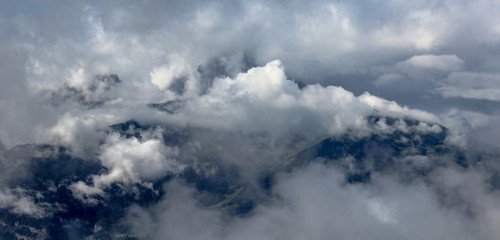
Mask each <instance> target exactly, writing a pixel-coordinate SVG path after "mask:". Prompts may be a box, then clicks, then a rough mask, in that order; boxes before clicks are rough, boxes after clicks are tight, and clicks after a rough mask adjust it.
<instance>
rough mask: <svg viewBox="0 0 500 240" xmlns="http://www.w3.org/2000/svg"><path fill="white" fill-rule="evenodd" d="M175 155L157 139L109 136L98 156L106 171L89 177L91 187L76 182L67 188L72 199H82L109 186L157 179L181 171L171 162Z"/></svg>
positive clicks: (175, 151)
mask: <svg viewBox="0 0 500 240" xmlns="http://www.w3.org/2000/svg"><path fill="white" fill-rule="evenodd" d="M146 135H147V134H146ZM153 135H157V134H155V133H153ZM178 154H179V153H178V149H177V148H176V147H167V146H165V145H164V144H163V142H162V140H161V138H158V137H156V138H151V139H143V140H139V139H137V138H135V137H132V138H128V139H126V138H123V137H120V136H119V135H118V134H116V133H113V134H110V135H108V137H107V138H106V143H105V144H104V145H102V146H101V153H100V155H99V160H100V161H101V163H102V165H103V166H104V167H105V168H106V169H107V172H106V173H103V174H101V175H94V176H92V185H91V186H88V185H85V184H84V183H83V182H77V183H74V184H73V185H72V186H71V189H72V190H73V192H74V195H75V196H76V197H78V198H80V199H82V200H84V199H86V197H87V195H96V194H97V195H102V194H104V192H103V190H104V189H105V188H106V187H108V186H110V185H111V184H112V183H122V184H126V185H129V184H135V183H143V182H149V181H154V180H158V179H159V178H161V177H164V176H166V175H167V174H175V173H178V172H179V171H180V170H182V169H183V167H184V166H183V165H182V164H181V163H179V162H177V161H176V159H175V157H176V156H177V155H178ZM89 200H92V199H89Z"/></svg>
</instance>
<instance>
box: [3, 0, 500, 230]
mask: <svg viewBox="0 0 500 240" xmlns="http://www.w3.org/2000/svg"><path fill="white" fill-rule="evenodd" d="M499 10H500V2H499V1H496V0H476V1H469V0H459V1H451V0H449V1H448V0H444V1H434V0H422V1H400V0H385V1H382V0H367V1H363V2H359V1H342V0H338V1H326V0H313V1H259V0H256V1H238V0H237V1H224V0H220V1H177V0H171V1H152V0H144V1H126V0H125V1H104V2H103V1H7V0H0V74H1V75H0V84H1V85H0V86H1V87H0V113H1V114H0V151H4V150H6V149H11V148H13V147H15V146H19V145H22V144H31V143H36V144H53V145H62V146H68V147H69V148H71V151H72V154H74V155H75V156H78V157H82V158H89V159H90V158H94V159H98V160H99V161H100V163H101V165H102V166H104V167H105V168H106V169H108V170H109V171H108V172H107V173H103V174H101V175H95V176H92V179H93V182H92V184H90V185H89V184H86V183H84V182H75V183H74V184H73V185H71V188H72V189H73V191H74V192H75V197H77V198H80V199H81V200H82V201H88V202H89V203H91V202H92V201H94V200H95V199H94V198H93V197H92V196H95V195H102V194H104V193H103V189H105V188H106V187H109V186H110V185H111V184H112V183H120V184H124V185H127V184H135V183H146V182H150V181H154V180H156V179H159V178H161V177H162V176H165V175H166V174H174V175H175V174H179V173H180V172H182V171H183V169H185V168H186V167H189V166H190V164H192V162H189V161H187V162H186V161H185V160H183V159H185V158H186V157H185V156H188V155H189V154H194V153H196V154H200V156H201V155H203V154H218V155H217V156H219V157H220V158H221V159H222V160H221V161H222V162H224V163H227V164H234V165H235V166H237V168H238V169H241V170H242V177H243V178H245V179H247V178H248V179H252V178H254V177H255V175H256V174H258V173H259V172H260V171H261V170H262V169H264V168H267V167H269V166H271V165H273V164H275V163H276V162H279V161H280V159H281V158H282V157H283V156H284V155H286V152H287V151H288V150H289V149H282V148H285V147H284V145H285V144H282V143H279V142H280V141H281V142H287V141H290V142H292V141H293V140H291V139H295V138H294V137H295V136H300V137H302V138H304V139H306V140H305V141H306V142H307V141H315V140H317V139H318V138H322V137H325V136H338V135H341V134H344V133H346V132H350V133H351V134H353V135H355V136H357V137H363V136H369V135H370V134H372V133H373V131H392V130H390V129H389V130H388V129H387V128H389V127H387V126H386V125H383V124H382V125H380V126H379V128H377V129H376V130H373V129H372V128H370V127H369V126H367V125H366V121H365V118H366V117H367V116H369V115H371V114H373V112H374V111H376V112H379V113H381V114H384V115H387V116H392V117H410V118H414V119H418V120H421V121H425V122H427V123H428V124H424V125H421V126H420V125H419V128H418V131H421V132H433V131H434V132H439V131H441V128H440V127H439V126H444V127H446V128H448V129H450V134H451V135H450V136H449V137H448V138H447V143H449V144H451V145H453V146H457V147H461V148H466V147H467V141H471V140H473V141H479V142H480V143H481V144H484V145H488V146H492V147H498V146H500V127H499V126H498V124H497V122H498V121H499V120H500V72H499V70H498V69H499V66H500V15H499V14H498V12H499ZM165 102H169V103H171V104H173V105H172V106H171V107H172V108H171V110H170V113H165V112H161V111H157V110H156V109H154V108H151V107H148V104H154V103H165ZM130 119H135V120H137V121H139V122H143V123H148V124H156V125H159V126H176V127H179V128H191V127H192V128H196V129H204V130H200V131H199V133H197V135H196V136H195V137H194V138H195V139H196V141H193V143H190V144H191V145H189V144H188V145H189V146H187V145H186V146H184V145H183V146H181V145H179V146H177V145H169V146H166V145H164V144H163V143H162V139H161V138H162V137H161V135H162V131H164V129H156V130H148V131H146V132H144V134H145V136H146V137H145V138H144V139H136V138H132V139H124V138H122V137H121V136H119V135H117V134H110V133H109V132H108V131H107V130H106V129H107V128H108V126H110V125H112V124H117V123H121V122H125V121H127V120H130ZM438 125H439V126H438ZM407 127H408V126H406V127H401V128H400V130H401V129H406V128H407ZM259 134H263V135H259ZM255 135H258V136H260V137H261V138H259V137H253V136H255ZM214 136H216V137H214ZM249 136H252V137H249ZM211 138H216V139H218V140H217V141H215V140H214V141H213V142H212V141H211ZM276 142H278V143H276ZM229 143H231V147H227V148H225V147H226V146H228V144H229ZM262 145H266V146H268V147H267V148H266V149H264V150H263V149H262V148H261V146H262ZM200 146H203V147H200ZM207 146H208V148H210V147H211V149H210V150H207V149H206V148H207ZM221 147H224V148H225V149H223V150H212V148H213V149H219V148H221ZM193 149H197V150H193ZM212 151H213V152H212ZM424 157H425V156H424ZM2 161H6V160H2ZM2 164H3V165H4V166H12V169H19V168H21V169H22V167H23V164H22V163H19V164H13V163H10V162H3V163H2ZM13 172H15V171H13V170H12V171H11V170H6V173H7V174H6V176H7V177H3V178H0V183H2V184H4V183H5V182H8V181H10V180H5V179H9V178H14V177H15V174H14V173H13ZM342 174H343V173H342V172H341V171H339V170H338V169H335V168H333V167H327V168H325V169H323V168H322V167H320V166H318V165H313V166H310V167H307V168H305V169H303V170H301V171H297V172H294V173H288V174H283V176H281V177H280V178H279V181H278V183H277V184H276V186H275V187H274V188H273V194H275V195H276V196H279V197H276V199H274V198H273V199H272V201H271V202H270V203H266V204H262V205H259V206H257V208H256V209H255V214H253V215H252V216H250V217H247V218H236V219H233V218H229V219H228V217H227V216H225V215H224V214H222V213H220V212H218V211H217V210H214V209H206V208H203V207H201V206H200V205H199V204H198V203H197V200H196V199H197V198H196V197H195V196H196V195H197V193H196V191H195V190H193V189H191V188H189V187H188V186H185V185H183V183H179V182H175V181H174V182H173V183H169V184H168V185H167V186H165V187H166V188H167V189H173V190H172V191H176V192H179V195H178V196H177V195H176V196H168V197H165V199H163V200H162V201H160V202H159V203H158V204H157V205H155V206H153V207H151V208H150V209H144V208H142V207H138V206H135V207H132V208H131V209H130V210H129V211H130V217H128V219H126V220H125V222H126V223H127V224H130V226H131V229H133V231H135V232H136V233H137V234H139V235H140V234H144V235H147V236H154V238H157V239H165V238H166V237H171V238H174V239H198V238H200V239H255V238H259V239H283V238H287V239H327V238H329V236H338V237H337V238H338V239H423V238H425V239H497V237H498V236H499V234H500V233H499V232H498V230H497V229H496V228H495V227H494V226H495V224H497V225H498V223H500V214H499V213H498V209H499V208H498V203H496V202H499V201H496V202H495V200H498V192H496V191H493V192H492V191H490V190H488V188H487V187H486V186H485V185H484V180H481V174H482V173H481V172H480V171H479V170H477V169H475V170H470V171H462V170H459V169H455V168H452V167H449V168H448V167H444V168H443V169H440V170H437V172H436V173H433V174H432V176H429V178H428V179H427V180H426V181H427V182H426V181H420V180H416V182H414V183H412V184H411V185H409V186H406V185H405V183H401V182H400V181H399V180H398V179H397V178H394V177H393V176H392V177H391V176H375V177H374V179H375V180H374V183H373V186H358V185H356V186H343V185H342V183H341V182H342V181H341V179H342ZM468 179H472V180H470V181H469V180H468ZM2 184H0V186H1V185H2ZM310 186H312V187H310ZM443 192H445V193H446V192H449V194H450V196H455V197H456V196H457V195H459V196H461V197H462V198H463V202H467V203H468V204H469V207H470V208H471V209H472V210H470V211H472V212H473V213H475V214H476V217H474V218H472V217H468V216H467V215H466V214H464V213H463V212H464V211H462V210H463V209H460V208H461V207H456V205H460V204H458V203H456V202H453V204H452V207H449V206H450V205H446V204H445V205H446V206H445V207H443V203H441V202H440V200H439V196H440V195H439V194H441V193H443ZM19 199H22V200H23V201H18V200H19ZM332 199H333V200H332ZM16 201H17V203H16ZM457 201H458V200H457ZM458 202H459V201H458ZM346 205H347V207H345V206H346ZM0 207H9V208H11V209H13V211H17V212H24V213H29V214H33V215H37V214H38V215H40V214H41V215H43V213H42V212H43V211H42V210H40V209H39V207H38V206H36V204H34V203H33V202H32V201H31V202H30V199H29V197H26V196H25V193H24V192H23V191H22V190H19V189H17V190H16V189H14V190H13V189H10V188H8V187H3V186H2V187H1V188H0ZM486 210H489V211H486ZM337 215H338V216H340V217H337ZM429 216H431V217H429ZM140 222H150V224H146V225H144V224H138V223H140ZM186 222H194V223H196V224H195V225H197V226H198V227H197V228H196V231H190V230H189V229H184V228H185V227H186V225H185V223H186ZM348 223H356V224H348ZM159 226H172V227H171V228H169V227H167V228H162V227H159ZM297 226H300V227H297ZM359 228H361V229H366V231H362V232H360V231H357V230H356V229H359ZM276 229H280V230H279V231H277V230H276ZM193 234H194V235H193Z"/></svg>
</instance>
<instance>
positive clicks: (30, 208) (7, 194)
mask: <svg viewBox="0 0 500 240" xmlns="http://www.w3.org/2000/svg"><path fill="white" fill-rule="evenodd" d="M0 208H5V209H8V210H9V211H11V212H13V213H17V214H26V215H29V216H32V217H36V218H39V217H43V216H45V215H46V213H45V211H44V210H43V208H41V207H40V206H38V205H37V204H36V203H35V202H34V200H33V199H32V197H30V196H29V195H28V194H27V193H26V191H24V190H23V189H21V188H16V189H13V190H12V189H3V188H2V189H0Z"/></svg>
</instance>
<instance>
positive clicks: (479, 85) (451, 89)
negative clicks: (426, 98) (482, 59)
mask: <svg viewBox="0 0 500 240" xmlns="http://www.w3.org/2000/svg"><path fill="white" fill-rule="evenodd" d="M437 92H439V93H440V94H441V95H442V96H443V97H446V98H450V97H460V98H470V99H485V100H491V101H500V74H496V73H495V74H493V73H474V72H457V73H452V74H450V75H449V76H448V77H447V78H446V79H444V80H443V81H442V82H441V87H439V88H438V89H437Z"/></svg>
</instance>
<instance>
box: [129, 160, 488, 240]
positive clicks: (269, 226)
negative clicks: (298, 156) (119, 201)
mask: <svg viewBox="0 0 500 240" xmlns="http://www.w3.org/2000/svg"><path fill="white" fill-rule="evenodd" d="M343 179H344V178H343V175H342V174H341V173H339V172H338V171H337V170H335V169H332V168H328V167H326V168H325V166H319V165H314V166H311V167H309V168H307V169H305V170H301V171H296V172H295V173H293V174H291V175H287V176H283V177H282V178H280V179H279V181H278V182H277V185H276V186H275V188H274V192H273V194H275V196H276V197H275V198H273V199H272V200H271V201H270V202H267V203H266V204H264V205H259V206H257V208H256V209H255V211H254V212H253V213H252V214H250V215H248V216H245V217H229V216H224V215H221V213H220V212H218V211H217V210H214V209H207V208H204V207H201V206H200V205H198V204H197V202H196V200H195V195H194V192H192V191H189V190H186V189H185V187H183V186H181V185H179V184H171V185H169V187H168V189H169V190H170V191H172V190H175V191H176V192H178V193H179V194H177V195H170V196H167V197H166V199H164V200H163V201H161V202H160V203H159V204H158V205H156V206H153V207H152V208H150V209H140V208H137V207H135V208H133V209H132V211H133V212H131V214H130V215H129V217H128V219H127V221H126V222H127V223H128V224H129V225H130V226H131V227H132V231H133V232H135V233H137V234H138V235H148V236H151V237H152V239H165V238H175V239H256V238H258V239H328V238H331V237H332V236H334V237H336V238H339V239H401V238H404V239H450V240H451V239H495V238H494V237H495V236H497V233H495V229H491V228H488V227H486V228H483V227H482V225H481V223H482V221H483V220H488V219H489V218H484V219H480V220H475V219H473V218H469V217H468V216H467V215H466V212H462V211H461V210H459V209H454V208H443V207H442V206H441V203H440V201H439V200H438V194H437V193H436V192H434V190H433V189H432V188H430V187H428V186H426V185H424V184H423V183H419V182H415V183H407V184H401V183H398V182H396V181H394V179H392V178H387V177H378V176H375V177H374V179H373V180H374V182H373V185H370V184H367V185H346V184H344V183H343ZM474 184H477V182H475V183H474ZM147 219H158V222H157V223H156V224H155V223H152V222H151V221H149V222H150V223H151V224H153V227H151V226H148V227H144V226H142V225H141V224H140V223H141V222H144V221H145V220H147ZM188 222H189V223H194V224H192V225H194V226H193V227H195V228H194V229H193V228H192V227H191V226H188V225H186V224H184V223H188ZM443 229H446V231H443Z"/></svg>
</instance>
